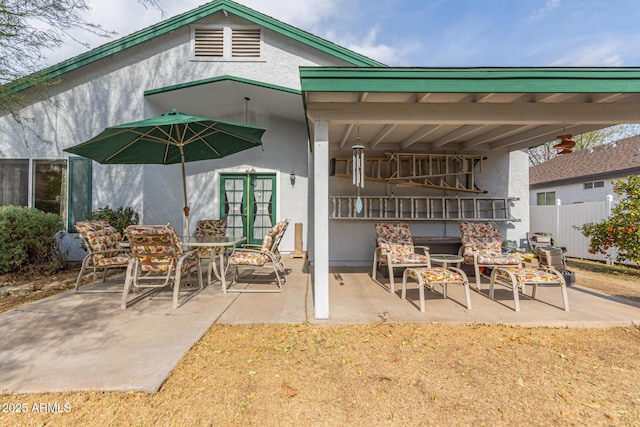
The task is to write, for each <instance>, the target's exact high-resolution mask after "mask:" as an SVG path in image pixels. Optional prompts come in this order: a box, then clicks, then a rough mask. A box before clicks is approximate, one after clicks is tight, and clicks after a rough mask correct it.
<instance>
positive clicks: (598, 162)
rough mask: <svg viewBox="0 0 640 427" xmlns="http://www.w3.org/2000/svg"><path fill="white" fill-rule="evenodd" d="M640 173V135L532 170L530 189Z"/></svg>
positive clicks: (549, 161) (570, 155)
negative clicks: (633, 171) (635, 172)
mask: <svg viewBox="0 0 640 427" xmlns="http://www.w3.org/2000/svg"><path fill="white" fill-rule="evenodd" d="M634 168H635V169H640V135H637V136H632V137H630V138H626V139H622V140H620V141H617V142H616V143H612V144H603V145H599V146H597V147H594V148H593V149H592V150H580V151H575V152H573V153H571V154H563V155H562V156H557V157H555V158H553V159H551V160H548V161H546V162H544V163H541V164H539V165H536V166H533V167H530V168H529V185H536V184H543V183H548V182H556V181H564V180H570V179H576V178H588V177H590V176H596V175H600V176H601V175H602V174H611V175H616V172H618V171H624V170H627V169H634Z"/></svg>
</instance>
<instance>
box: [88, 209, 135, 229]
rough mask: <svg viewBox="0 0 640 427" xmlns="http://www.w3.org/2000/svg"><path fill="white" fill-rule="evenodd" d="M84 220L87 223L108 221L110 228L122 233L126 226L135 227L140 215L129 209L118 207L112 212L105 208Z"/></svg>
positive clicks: (92, 213)
mask: <svg viewBox="0 0 640 427" xmlns="http://www.w3.org/2000/svg"><path fill="white" fill-rule="evenodd" d="M85 219H86V220H87V221H108V222H109V224H111V226H112V227H114V228H115V229H116V230H118V231H119V232H120V233H122V232H123V231H124V229H125V228H127V227H128V226H130V225H137V224H138V222H139V221H140V215H138V213H137V212H136V211H134V210H133V209H132V208H130V207H126V208H125V207H122V206H120V207H119V208H118V209H115V210H113V209H111V208H110V207H109V206H105V207H104V208H100V209H98V210H97V211H93V212H91V213H90V214H89V215H85Z"/></svg>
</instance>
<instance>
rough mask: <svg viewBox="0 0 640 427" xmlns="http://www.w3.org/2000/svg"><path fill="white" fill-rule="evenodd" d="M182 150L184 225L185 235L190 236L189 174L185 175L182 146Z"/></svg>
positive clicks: (181, 149)
mask: <svg viewBox="0 0 640 427" xmlns="http://www.w3.org/2000/svg"><path fill="white" fill-rule="evenodd" d="M178 147H179V148H180V160H181V162H180V163H181V164H182V192H183V194H184V208H183V211H184V225H185V227H186V230H185V231H186V232H185V235H186V236H189V204H188V203H187V174H186V173H185V167H184V149H183V147H182V145H179V146H178Z"/></svg>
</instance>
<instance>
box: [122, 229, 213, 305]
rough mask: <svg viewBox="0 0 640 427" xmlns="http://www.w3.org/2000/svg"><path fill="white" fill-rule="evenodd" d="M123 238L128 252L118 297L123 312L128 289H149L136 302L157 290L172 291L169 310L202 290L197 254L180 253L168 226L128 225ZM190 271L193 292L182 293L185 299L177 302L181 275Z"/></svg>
mask: <svg viewBox="0 0 640 427" xmlns="http://www.w3.org/2000/svg"><path fill="white" fill-rule="evenodd" d="M125 235H126V237H127V240H128V241H129V245H130V248H131V261H130V262H129V268H128V269H127V278H126V281H125V286H124V293H123V295H122V308H123V309H124V308H127V304H128V301H127V300H128V295H129V292H130V290H131V287H134V288H152V290H151V291H150V292H147V293H146V294H144V295H141V296H139V297H138V298H141V297H143V296H145V295H148V294H151V293H152V292H154V291H156V290H158V289H159V288H163V287H167V286H169V287H173V308H178V306H179V305H181V304H182V303H184V302H186V301H187V300H188V299H190V298H191V297H192V296H193V295H195V293H196V292H198V291H201V290H202V289H203V284H202V271H201V268H200V257H199V256H198V251H197V250H196V249H194V250H190V251H184V250H183V248H182V242H181V241H180V237H178V235H177V234H176V232H175V230H174V229H173V227H172V226H171V225H170V224H167V225H132V226H129V227H127V228H126V230H125ZM193 269H196V270H197V275H198V285H197V288H196V289H183V290H184V291H186V292H188V295H187V296H186V297H185V298H183V300H182V301H179V297H180V291H181V289H180V281H181V279H182V275H183V274H184V273H188V272H190V271H192V270H193ZM138 298H136V299H138Z"/></svg>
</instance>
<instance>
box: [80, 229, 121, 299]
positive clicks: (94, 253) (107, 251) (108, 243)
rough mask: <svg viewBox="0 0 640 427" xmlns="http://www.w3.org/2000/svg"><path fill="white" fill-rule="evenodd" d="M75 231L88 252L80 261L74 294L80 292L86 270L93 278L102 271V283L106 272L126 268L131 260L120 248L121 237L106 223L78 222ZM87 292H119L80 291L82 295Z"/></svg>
mask: <svg viewBox="0 0 640 427" xmlns="http://www.w3.org/2000/svg"><path fill="white" fill-rule="evenodd" d="M76 230H77V231H78V234H80V238H81V239H82V243H83V245H84V247H85V248H86V249H87V252H88V254H87V256H85V257H84V259H83V260H82V267H80V273H79V274H78V278H77V279H76V292H80V291H79V287H80V284H81V282H82V278H83V276H84V274H85V270H86V269H88V268H89V269H93V273H94V276H97V273H98V271H99V270H102V282H104V281H105V279H106V276H107V270H109V269H113V268H127V266H128V265H129V261H130V259H131V257H130V256H129V251H128V250H127V249H126V248H122V247H121V246H120V242H121V241H122V235H121V234H120V233H119V232H118V230H116V229H115V228H114V227H112V226H111V225H109V223H108V222H107V221H80V222H77V223H76ZM88 292H120V290H117V291H116V290H97V289H96V290H83V291H82V293H88Z"/></svg>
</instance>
